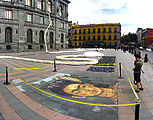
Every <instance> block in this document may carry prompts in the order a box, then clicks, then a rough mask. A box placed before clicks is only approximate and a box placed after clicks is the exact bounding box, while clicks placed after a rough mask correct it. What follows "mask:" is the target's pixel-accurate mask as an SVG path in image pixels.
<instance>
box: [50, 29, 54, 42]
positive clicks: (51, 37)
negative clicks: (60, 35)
mask: <svg viewBox="0 0 153 120" xmlns="http://www.w3.org/2000/svg"><path fill="white" fill-rule="evenodd" d="M53 35H54V34H53V32H50V34H49V40H50V43H51V44H53Z"/></svg>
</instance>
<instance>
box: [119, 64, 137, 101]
mask: <svg viewBox="0 0 153 120" xmlns="http://www.w3.org/2000/svg"><path fill="white" fill-rule="evenodd" d="M121 66H122V69H123V70H124V72H125V74H126V77H127V79H128V80H129V83H130V86H131V88H132V90H133V93H134V95H135V97H136V99H137V100H138V99H139V97H138V95H137V93H136V92H135V90H134V88H133V85H132V83H131V80H130V78H129V76H128V75H127V73H126V71H125V69H124V67H123V65H121Z"/></svg>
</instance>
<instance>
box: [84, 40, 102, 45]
mask: <svg viewBox="0 0 153 120" xmlns="http://www.w3.org/2000/svg"><path fill="white" fill-rule="evenodd" d="M100 44H101V42H100V41H88V42H84V43H83V45H100Z"/></svg>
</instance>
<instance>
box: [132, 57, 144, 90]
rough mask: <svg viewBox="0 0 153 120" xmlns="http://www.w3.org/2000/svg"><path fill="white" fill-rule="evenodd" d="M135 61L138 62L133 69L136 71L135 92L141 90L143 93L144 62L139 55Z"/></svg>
mask: <svg viewBox="0 0 153 120" xmlns="http://www.w3.org/2000/svg"><path fill="white" fill-rule="evenodd" d="M135 59H136V61H137V62H136V65H135V67H134V68H133V70H134V80H135V81H136V84H137V89H136V90H135V91H136V92H139V90H142V91H143V87H142V81H141V78H140V76H141V68H142V65H143V62H142V60H141V56H140V55H139V54H138V55H136V56H135ZM139 86H141V88H140V89H139Z"/></svg>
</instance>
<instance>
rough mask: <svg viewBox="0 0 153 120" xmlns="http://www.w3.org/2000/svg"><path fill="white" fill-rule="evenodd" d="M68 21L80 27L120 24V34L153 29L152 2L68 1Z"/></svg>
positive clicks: (132, 0) (144, 0) (115, 0)
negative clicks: (138, 29) (139, 29)
mask: <svg viewBox="0 0 153 120" xmlns="http://www.w3.org/2000/svg"><path fill="white" fill-rule="evenodd" d="M69 1H70V2H71V3H70V4H69V6H68V11H69V17H68V20H69V21H72V22H73V23H77V22H78V23H79V24H80V25H86V24H103V23H120V24H121V34H122V35H125V34H128V33H129V32H131V33H136V31H137V28H143V29H146V28H153V0H69Z"/></svg>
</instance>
